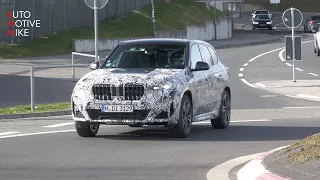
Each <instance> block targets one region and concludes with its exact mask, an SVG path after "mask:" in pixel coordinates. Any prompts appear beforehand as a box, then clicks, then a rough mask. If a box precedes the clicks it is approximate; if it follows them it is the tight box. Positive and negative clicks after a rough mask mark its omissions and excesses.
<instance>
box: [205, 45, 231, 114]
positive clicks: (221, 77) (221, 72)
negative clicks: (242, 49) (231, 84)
mask: <svg viewBox="0 0 320 180" xmlns="http://www.w3.org/2000/svg"><path fill="white" fill-rule="evenodd" d="M207 47H208V49H209V52H210V54H211V56H212V59H213V63H214V65H213V69H214V72H215V78H216V84H215V86H216V87H215V89H216V93H215V96H216V97H214V98H215V99H216V100H217V102H215V103H216V108H217V109H215V110H216V111H218V110H219V109H218V108H219V106H220V102H221V97H222V93H223V90H224V87H225V85H226V81H227V80H228V76H229V74H228V71H227V69H226V67H225V65H224V64H222V62H221V61H220V59H219V56H218V54H217V52H216V51H215V50H214V48H213V47H212V46H210V45H208V46H207Z"/></svg>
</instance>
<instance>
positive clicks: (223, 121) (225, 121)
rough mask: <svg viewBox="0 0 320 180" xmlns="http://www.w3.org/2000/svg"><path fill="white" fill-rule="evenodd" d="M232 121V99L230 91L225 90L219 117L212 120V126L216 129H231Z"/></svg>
mask: <svg viewBox="0 0 320 180" xmlns="http://www.w3.org/2000/svg"><path fill="white" fill-rule="evenodd" d="M230 119H231V98H230V94H229V92H228V91H226V90H224V92H223V94H222V98H221V104H220V110H219V117H218V118H216V119H212V120H211V125H212V127H213V128H215V129H226V128H228V127H229V124H230Z"/></svg>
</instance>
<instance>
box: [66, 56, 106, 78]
mask: <svg viewBox="0 0 320 180" xmlns="http://www.w3.org/2000/svg"><path fill="white" fill-rule="evenodd" d="M74 55H78V56H86V57H92V58H95V57H96V56H95V55H92V54H83V53H78V52H72V54H71V64H72V65H73V64H74ZM98 61H99V62H100V56H98ZM74 79H75V71H74V67H72V80H74Z"/></svg>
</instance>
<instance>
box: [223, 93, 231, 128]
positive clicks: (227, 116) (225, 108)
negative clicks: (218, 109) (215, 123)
mask: <svg viewBox="0 0 320 180" xmlns="http://www.w3.org/2000/svg"><path fill="white" fill-rule="evenodd" d="M222 102H223V104H222V112H223V119H224V122H225V123H226V124H229V122H230V110H231V107H230V98H229V96H228V95H227V94H226V95H225V96H224V97H223V101H222Z"/></svg>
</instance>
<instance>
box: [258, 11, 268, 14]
mask: <svg viewBox="0 0 320 180" xmlns="http://www.w3.org/2000/svg"><path fill="white" fill-rule="evenodd" d="M255 14H269V12H268V11H256V13H255Z"/></svg>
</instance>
